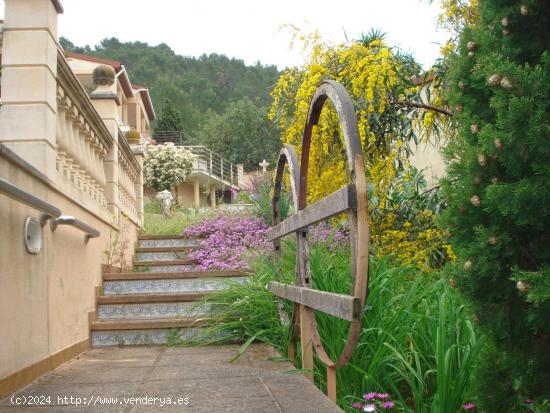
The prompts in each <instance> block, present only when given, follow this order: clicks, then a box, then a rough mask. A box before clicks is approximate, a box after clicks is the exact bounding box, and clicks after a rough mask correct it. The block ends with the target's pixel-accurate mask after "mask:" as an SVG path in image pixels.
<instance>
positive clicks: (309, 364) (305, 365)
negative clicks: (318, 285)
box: [300, 304, 313, 381]
mask: <svg viewBox="0 0 550 413" xmlns="http://www.w3.org/2000/svg"><path fill="white" fill-rule="evenodd" d="M305 312H306V307H305V306H304V305H301V304H300V344H301V347H302V369H303V370H306V372H305V373H304V375H305V376H306V378H307V379H309V380H310V381H313V342H312V341H311V331H310V327H309V323H308V320H307V317H306V314H305Z"/></svg>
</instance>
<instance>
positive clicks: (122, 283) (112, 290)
mask: <svg viewBox="0 0 550 413" xmlns="http://www.w3.org/2000/svg"><path fill="white" fill-rule="evenodd" d="M198 242H199V241H198V240H194V239H188V238H182V237H180V236H140V237H139V239H138V247H137V249H136V253H135V258H134V271H132V272H108V273H105V274H103V287H102V288H101V289H100V291H99V293H98V297H97V306H96V311H95V313H93V314H92V316H91V318H90V329H91V339H92V345H93V346H113V345H147V344H164V343H166V342H167V339H168V337H169V336H170V337H174V336H176V337H180V338H189V337H192V336H193V335H195V334H196V333H197V331H198V329H199V328H200V325H201V319H203V320H204V318H205V317H208V314H209V308H207V307H205V306H199V307H196V306H195V301H196V300H198V299H200V298H201V297H203V296H204V295H205V294H208V292H211V291H213V290H217V289H220V288H223V282H222V280H223V279H226V278H227V277H233V279H237V280H242V281H243V282H244V281H245V279H246V276H245V274H243V273H242V272H239V271H198V270H196V269H195V263H194V261H193V260H192V259H191V258H189V256H188V253H189V252H190V251H191V250H192V249H194V248H196V247H197V246H198Z"/></svg>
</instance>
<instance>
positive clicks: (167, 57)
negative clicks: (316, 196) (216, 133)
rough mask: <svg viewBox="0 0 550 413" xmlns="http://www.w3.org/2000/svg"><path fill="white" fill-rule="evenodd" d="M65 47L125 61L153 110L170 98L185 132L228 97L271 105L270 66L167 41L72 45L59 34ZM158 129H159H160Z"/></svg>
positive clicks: (275, 74)
mask: <svg viewBox="0 0 550 413" xmlns="http://www.w3.org/2000/svg"><path fill="white" fill-rule="evenodd" d="M59 41H60V43H61V45H62V47H63V48H64V49H65V50H67V51H72V52H76V53H84V54H88V55H92V56H98V57H103V58H109V59H114V60H118V61H121V62H123V63H124V66H125V68H126V70H127V71H128V73H129V75H130V77H131V79H132V82H135V83H141V84H145V85H147V87H148V88H149V91H150V94H151V98H152V100H153V104H154V106H155V110H156V111H157V113H162V112H163V109H164V106H165V104H166V102H168V101H169V102H172V103H173V105H174V107H175V108H177V111H178V112H179V113H180V114H181V118H182V120H183V127H184V129H185V132H186V133H187V134H188V135H191V136H196V135H198V132H199V129H200V128H201V126H202V124H203V123H205V121H206V114H208V113H209V112H210V111H211V112H214V113H217V114H222V113H223V112H224V111H225V109H226V107H227V106H229V104H230V103H231V102H236V101H238V100H240V99H242V98H245V97H246V98H248V99H249V100H250V101H251V102H252V103H253V104H254V105H256V106H258V107H263V106H267V105H269V103H270V101H271V99H270V97H269V92H270V90H271V87H272V86H273V85H274V84H275V82H276V81H277V77H278V75H279V72H278V71H277V68H276V67H275V66H273V65H271V66H264V65H262V64H261V63H259V62H258V63H256V64H255V65H253V66H247V65H246V64H245V63H244V62H243V61H242V60H239V59H234V58H229V57H227V56H224V55H219V54H210V55H206V54H204V55H202V56H200V57H198V58H195V57H189V56H181V55H177V54H176V53H174V51H173V50H172V49H171V48H170V47H169V46H168V45H166V44H165V43H161V44H159V45H156V46H151V45H149V44H147V43H144V42H137V41H136V42H121V41H119V40H118V39H117V38H115V37H112V38H110V39H104V40H102V41H101V42H100V44H99V45H97V46H76V45H74V44H73V43H72V42H71V41H70V40H68V39H65V38H63V37H62V38H60V39H59ZM159 130H160V128H159Z"/></svg>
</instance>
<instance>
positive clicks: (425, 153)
mask: <svg viewBox="0 0 550 413" xmlns="http://www.w3.org/2000/svg"><path fill="white" fill-rule="evenodd" d="M412 152H413V155H412V156H411V158H410V161H411V164H412V165H413V166H414V167H415V168H417V169H419V170H423V171H424V178H425V179H426V182H427V184H428V188H433V187H434V186H435V185H437V184H438V182H439V179H441V178H442V177H443V176H444V175H445V162H444V160H443V156H442V155H441V146H440V145H434V144H433V143H430V142H420V143H419V144H418V145H413V148H412Z"/></svg>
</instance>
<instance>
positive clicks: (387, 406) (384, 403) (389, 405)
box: [382, 400, 395, 409]
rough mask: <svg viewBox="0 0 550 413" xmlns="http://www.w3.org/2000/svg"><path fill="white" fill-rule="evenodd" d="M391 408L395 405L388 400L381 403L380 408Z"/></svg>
mask: <svg viewBox="0 0 550 413" xmlns="http://www.w3.org/2000/svg"><path fill="white" fill-rule="evenodd" d="M393 406H395V403H394V402H392V401H389V400H388V401H387V402H383V403H382V407H383V408H384V409H391V408H392V407H393Z"/></svg>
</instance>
